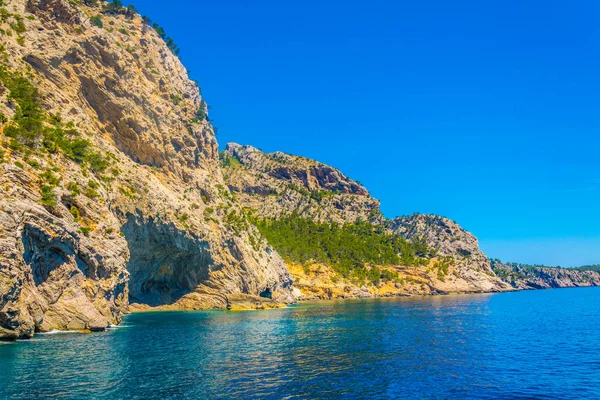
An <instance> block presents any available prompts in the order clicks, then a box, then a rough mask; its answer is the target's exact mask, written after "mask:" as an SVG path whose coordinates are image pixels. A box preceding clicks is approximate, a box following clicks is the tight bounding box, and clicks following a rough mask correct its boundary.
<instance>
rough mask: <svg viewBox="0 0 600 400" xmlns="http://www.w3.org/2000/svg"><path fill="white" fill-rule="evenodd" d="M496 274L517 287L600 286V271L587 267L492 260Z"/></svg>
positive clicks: (524, 288) (525, 288)
mask: <svg viewBox="0 0 600 400" xmlns="http://www.w3.org/2000/svg"><path fill="white" fill-rule="evenodd" d="M491 263H492V268H493V269H494V272H495V273H496V275H498V276H499V277H500V278H501V279H502V280H503V281H505V282H507V283H509V284H510V285H511V286H512V287H514V288H515V289H521V290H530V289H554V288H567V287H586V286H600V273H599V272H598V271H596V270H586V269H585V268H560V267H546V266H538V265H535V266H532V265H523V264H518V263H503V262H501V261H499V260H492V261H491Z"/></svg>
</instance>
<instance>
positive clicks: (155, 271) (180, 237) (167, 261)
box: [121, 213, 213, 306]
mask: <svg viewBox="0 0 600 400" xmlns="http://www.w3.org/2000/svg"><path fill="white" fill-rule="evenodd" d="M126 218H127V222H126V223H125V224H124V225H123V226H122V227H121V231H122V232H123V234H124V235H125V240H127V244H128V246H129V252H130V259H129V263H128V264H127V270H128V271H129V274H130V277H129V302H130V303H141V304H148V305H150V306H159V305H165V304H172V303H174V302H176V301H177V300H178V299H180V298H181V297H183V296H185V295H186V294H188V293H191V292H193V291H194V290H195V289H196V287H197V286H198V285H200V284H201V283H203V282H206V281H207V280H208V279H209V268H210V266H211V265H212V264H213V260H212V257H211V255H210V252H209V245H208V243H207V242H206V241H202V240H200V239H199V238H198V237H195V236H193V235H191V234H189V233H186V232H182V231H181V230H179V229H177V227H176V226H175V225H174V224H173V223H172V222H167V223H165V222H163V221H161V220H160V219H159V218H153V217H149V218H142V217H141V216H139V215H134V214H130V213H128V214H127V215H126Z"/></svg>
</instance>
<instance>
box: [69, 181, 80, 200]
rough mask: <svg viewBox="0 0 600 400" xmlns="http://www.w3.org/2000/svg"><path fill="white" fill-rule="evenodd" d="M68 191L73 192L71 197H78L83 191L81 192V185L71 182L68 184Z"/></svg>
mask: <svg viewBox="0 0 600 400" xmlns="http://www.w3.org/2000/svg"><path fill="white" fill-rule="evenodd" d="M67 190H70V191H71V195H72V196H73V197H76V196H78V195H80V194H81V190H79V185H78V184H77V183H76V182H69V183H68V184H67Z"/></svg>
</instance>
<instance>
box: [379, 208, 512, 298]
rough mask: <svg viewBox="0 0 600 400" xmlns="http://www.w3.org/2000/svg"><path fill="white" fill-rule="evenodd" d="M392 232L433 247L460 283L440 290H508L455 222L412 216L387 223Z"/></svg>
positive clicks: (442, 285)
mask: <svg viewBox="0 0 600 400" xmlns="http://www.w3.org/2000/svg"><path fill="white" fill-rule="evenodd" d="M389 227H390V229H391V230H392V231H393V232H396V233H398V234H399V235H401V236H403V237H405V238H406V239H408V240H421V241H423V242H424V243H425V244H427V246H429V247H430V248H432V249H433V250H434V251H435V252H436V254H437V255H438V257H439V258H440V259H443V260H444V261H445V262H446V263H447V264H448V265H449V268H451V269H452V273H453V274H454V275H455V277H456V278H457V280H458V281H459V282H455V283H454V284H453V286H454V288H452V287H448V285H447V284H438V285H437V286H438V288H439V289H440V290H444V291H448V290H449V289H450V291H455V290H456V289H458V288H459V287H460V290H459V291H462V292H497V291H505V290H510V286H508V285H507V284H506V283H505V282H503V281H502V280H500V279H499V278H498V277H497V276H496V275H495V273H494V271H493V270H492V268H491V265H490V261H489V259H488V258H487V256H486V255H485V254H484V253H483V251H481V249H480V248H479V242H478V241H477V238H476V237H475V236H473V235H472V234H471V233H470V232H467V231H466V230H465V229H463V228H462V227H461V226H460V225H458V224H457V223H456V222H454V221H452V220H450V219H448V218H445V217H441V216H439V215H429V214H413V215H410V216H408V217H398V218H395V219H393V220H391V221H390V222H389Z"/></svg>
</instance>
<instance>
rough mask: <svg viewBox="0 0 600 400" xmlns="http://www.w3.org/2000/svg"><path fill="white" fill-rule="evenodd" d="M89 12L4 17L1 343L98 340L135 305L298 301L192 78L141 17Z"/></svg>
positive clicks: (42, 0) (27, 10)
mask: <svg viewBox="0 0 600 400" xmlns="http://www.w3.org/2000/svg"><path fill="white" fill-rule="evenodd" d="M96 3H97V4H98V5H92V6H87V5H85V4H96ZM85 4H79V2H72V1H67V0H8V1H6V0H5V1H3V2H2V8H0V25H1V26H0V27H1V29H2V30H3V32H4V33H3V34H2V36H0V43H1V48H0V50H1V52H2V54H1V63H0V80H1V83H2V84H1V85H0V114H1V115H0V121H1V128H0V132H1V135H0V141H1V142H2V143H1V144H2V150H1V151H0V159H1V164H0V191H1V198H0V249H1V251H0V338H15V337H21V336H31V335H32V334H33V333H34V332H35V331H48V330H51V329H101V328H104V327H106V326H107V325H108V324H111V323H116V322H118V321H119V320H120V318H121V315H122V314H123V313H124V312H125V311H126V309H127V306H128V302H129V299H131V301H132V302H136V303H141V304H144V305H147V306H166V307H173V308H192V309H197V308H211V307H226V306H228V305H231V303H232V302H233V301H235V300H242V301H245V300H248V301H250V302H253V303H257V304H259V305H260V304H261V303H262V302H264V301H266V300H263V299H262V298H261V297H259V296H260V295H261V294H262V296H263V297H269V298H270V297H272V298H273V301H291V300H293V298H292V292H291V284H292V280H291V277H290V275H289V273H288V271H287V269H286V267H285V265H284V263H283V261H282V259H281V258H280V257H279V255H278V254H277V253H276V252H273V251H271V250H270V249H269V248H268V247H267V246H266V242H265V241H264V239H263V238H262V237H261V236H260V234H259V233H258V231H257V230H256V229H255V228H253V227H252V226H251V225H250V224H248V222H247V221H246V219H245V217H244V216H243V215H242V214H241V213H240V210H239V207H238V206H237V205H236V204H234V203H233V202H232V200H231V194H230V193H229V191H228V190H227V188H226V187H225V185H224V182H223V180H222V175H221V171H220V168H219V159H218V153H217V143H216V140H215V137H214V133H213V129H212V127H211V125H210V123H209V122H208V120H207V119H206V104H205V103H204V101H203V100H202V98H201V96H200V93H199V89H198V87H197V86H196V85H195V84H194V83H193V82H192V81H190V80H189V78H188V77H187V73H186V70H185V68H184V67H183V66H182V65H181V63H180V62H179V60H178V59H177V57H176V56H175V55H174V54H173V53H172V51H171V50H170V49H169V47H168V46H167V45H166V44H165V43H164V41H163V40H162V39H161V37H160V36H159V34H157V32H156V31H155V29H152V28H151V27H150V26H148V24H147V23H146V22H145V21H142V20H141V18H140V17H139V16H138V15H136V14H135V13H132V12H131V11H129V12H127V11H126V10H124V9H121V8H114V7H113V8H112V9H106V8H101V5H103V4H104V2H85Z"/></svg>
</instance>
